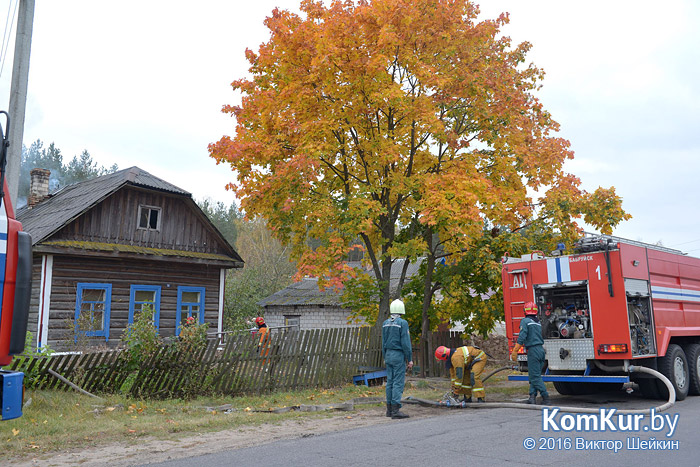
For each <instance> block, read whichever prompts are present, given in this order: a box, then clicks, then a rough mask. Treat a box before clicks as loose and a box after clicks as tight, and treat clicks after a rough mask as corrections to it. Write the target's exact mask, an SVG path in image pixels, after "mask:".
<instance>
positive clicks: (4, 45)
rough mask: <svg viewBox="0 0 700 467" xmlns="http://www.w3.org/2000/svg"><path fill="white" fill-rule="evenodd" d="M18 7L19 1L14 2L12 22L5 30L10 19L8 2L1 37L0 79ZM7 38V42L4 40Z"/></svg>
mask: <svg viewBox="0 0 700 467" xmlns="http://www.w3.org/2000/svg"><path fill="white" fill-rule="evenodd" d="M18 6H19V0H15V11H13V12H12V21H10V29H9V30H8V28H7V20H8V19H9V18H10V9H11V8H12V2H10V4H9V6H8V10H7V18H6V19H5V32H4V33H3V35H2V48H1V49H0V52H2V64H0V77H1V76H2V70H3V69H4V68H5V59H6V58H7V48H8V47H9V46H10V36H12V26H13V25H14V24H15V15H16V14H17V7H18ZM5 37H7V40H5Z"/></svg>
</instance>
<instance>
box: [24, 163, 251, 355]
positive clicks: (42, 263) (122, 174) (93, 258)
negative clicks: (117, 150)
mask: <svg viewBox="0 0 700 467" xmlns="http://www.w3.org/2000/svg"><path fill="white" fill-rule="evenodd" d="M42 179H45V181H48V171H43V172H42V169H35V170H33V171H32V189H31V194H30V199H29V204H28V205H27V206H26V207H24V208H22V209H20V210H19V211H18V213H17V217H18V219H19V220H20V221H21V222H22V225H23V228H24V230H25V231H26V232H29V233H30V234H31V236H32V243H33V248H34V260H33V261H34V263H33V264H34V266H33V274H32V281H33V282H32V298H31V307H30V317H29V331H31V332H32V333H33V335H34V338H35V342H36V344H37V346H38V347H42V346H44V345H47V344H48V345H49V346H50V347H51V348H53V349H57V350H60V349H65V348H67V347H68V346H69V344H70V343H71V342H75V341H76V340H77V339H78V338H79V337H80V338H87V339H89V340H91V341H95V342H101V343H102V344H103V345H105V344H106V345H107V346H110V347H114V346H116V345H118V343H119V342H120V341H121V338H122V335H123V332H124V330H125V329H126V327H127V325H128V323H130V322H133V320H134V315H135V313H137V312H138V311H140V310H141V308H142V307H144V306H146V305H148V306H150V307H152V309H153V310H154V321H155V324H156V326H157V327H158V330H159V333H160V335H161V336H163V337H169V336H175V335H177V334H178V333H179V329H180V324H181V323H182V322H184V321H185V320H186V319H187V317H190V316H193V317H195V319H196V320H197V321H198V322H200V323H205V322H206V323H209V329H210V330H218V331H222V324H223V303H224V281H225V277H226V274H225V273H226V270H227V269H230V268H240V267H243V260H242V259H241V257H240V256H239V255H238V253H236V251H234V249H233V247H232V246H231V245H230V244H229V243H228V242H227V241H226V240H225V239H224V237H223V236H222V235H221V233H220V232H219V231H218V230H217V229H216V227H214V225H213V224H212V223H211V221H209V219H208V218H207V216H206V215H205V214H204V213H203V212H202V210H201V209H200V208H199V207H198V206H197V204H196V203H195V202H194V201H193V199H192V195H191V194H190V193H188V192H186V191H184V190H182V189H180V188H178V187H176V186H174V185H172V184H170V183H168V182H166V181H164V180H162V179H160V178H158V177H155V176H153V175H151V174H149V173H148V172H146V171H144V170H142V169H139V168H138V167H131V168H129V169H125V170H121V171H119V172H115V173H113V174H109V175H105V176H102V177H97V178H94V179H92V180H88V181H85V182H80V183H77V184H74V185H70V186H68V187H66V188H63V189H62V190H60V191H59V192H57V193H55V194H54V195H51V196H48V193H47V192H48V184H47V183H46V187H45V189H44V190H43V191H44V192H43V193H42V188H41V187H42ZM37 186H38V187H39V188H36V187H37Z"/></svg>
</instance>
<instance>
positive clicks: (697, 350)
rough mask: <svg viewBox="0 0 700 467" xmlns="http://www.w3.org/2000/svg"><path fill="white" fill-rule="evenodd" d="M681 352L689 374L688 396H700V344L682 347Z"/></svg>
mask: <svg viewBox="0 0 700 467" xmlns="http://www.w3.org/2000/svg"><path fill="white" fill-rule="evenodd" d="M683 350H684V351H685V356H686V357H687V358H688V373H689V374H690V386H689V388H688V394H690V395H691V396H697V395H700V344H698V343H693V344H687V345H684V346H683Z"/></svg>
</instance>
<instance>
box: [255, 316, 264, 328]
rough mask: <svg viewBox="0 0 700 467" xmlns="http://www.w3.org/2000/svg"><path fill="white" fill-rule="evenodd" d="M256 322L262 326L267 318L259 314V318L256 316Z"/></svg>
mask: <svg viewBox="0 0 700 467" xmlns="http://www.w3.org/2000/svg"><path fill="white" fill-rule="evenodd" d="M255 324H256V325H257V326H258V327H260V326H262V325H263V324H265V320H264V319H263V318H262V316H258V317H257V318H255Z"/></svg>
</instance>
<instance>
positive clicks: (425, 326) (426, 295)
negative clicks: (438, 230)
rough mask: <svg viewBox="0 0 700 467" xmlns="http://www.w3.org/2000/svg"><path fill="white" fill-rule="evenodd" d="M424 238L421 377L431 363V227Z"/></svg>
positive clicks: (432, 265) (432, 268) (433, 267)
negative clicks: (425, 248)
mask: <svg viewBox="0 0 700 467" xmlns="http://www.w3.org/2000/svg"><path fill="white" fill-rule="evenodd" d="M425 240H426V244H427V246H428V248H427V249H428V257H427V258H426V259H425V261H426V271H425V282H424V283H423V312H422V320H421V335H420V342H421V345H420V347H421V353H422V355H421V357H422V362H421V363H422V365H421V369H420V372H421V376H422V377H425V375H426V370H427V367H428V366H429V365H431V364H432V358H431V357H432V355H431V354H432V349H429V348H428V336H429V334H430V316H429V315H428V310H430V303H431V302H432V300H433V270H434V269H435V252H434V251H433V231H432V229H431V228H427V229H426V234H425ZM429 362H430V363H429Z"/></svg>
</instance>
